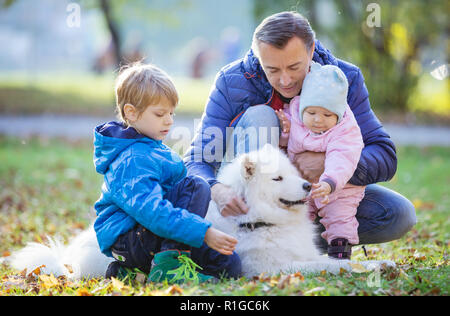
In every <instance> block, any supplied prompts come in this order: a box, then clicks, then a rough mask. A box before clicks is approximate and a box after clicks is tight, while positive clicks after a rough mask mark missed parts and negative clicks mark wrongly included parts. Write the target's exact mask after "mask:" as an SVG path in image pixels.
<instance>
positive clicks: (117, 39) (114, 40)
mask: <svg viewBox="0 0 450 316" xmlns="http://www.w3.org/2000/svg"><path fill="white" fill-rule="evenodd" d="M99 1H100V9H101V10H102V12H103V16H104V17H105V21H106V25H107V26H108V30H109V33H110V34H111V44H112V49H113V51H114V55H115V61H116V65H117V66H120V62H121V61H122V57H123V56H122V51H121V44H122V41H121V36H120V32H119V26H118V25H117V23H116V21H115V20H114V18H113V14H112V12H111V5H110V2H109V0H99Z"/></svg>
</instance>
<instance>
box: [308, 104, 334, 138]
mask: <svg viewBox="0 0 450 316" xmlns="http://www.w3.org/2000/svg"><path fill="white" fill-rule="evenodd" d="M337 121H338V116H337V115H336V114H334V113H333V112H331V111H328V110H327V109H325V108H323V107H320V106H308V107H307V108H306V109H305V110H304V111H303V124H305V126H306V127H307V128H308V129H309V130H311V131H312V132H314V133H318V134H319V133H322V132H325V131H327V130H329V129H330V128H332V127H333V126H335V125H336V124H337Z"/></svg>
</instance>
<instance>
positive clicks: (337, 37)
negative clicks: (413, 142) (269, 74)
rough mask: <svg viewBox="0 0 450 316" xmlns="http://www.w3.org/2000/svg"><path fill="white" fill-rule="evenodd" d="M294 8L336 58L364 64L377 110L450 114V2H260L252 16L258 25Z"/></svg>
mask: <svg viewBox="0 0 450 316" xmlns="http://www.w3.org/2000/svg"><path fill="white" fill-rule="evenodd" d="M291 10H293V11H297V12H299V13H301V14H302V15H304V16H305V17H307V18H308V20H309V21H310V23H311V26H312V27H313V29H314V30H315V32H316V34H317V38H318V39H319V40H321V39H326V40H323V41H326V42H327V43H332V45H330V46H332V47H329V48H330V50H332V53H333V54H334V55H335V56H336V57H338V58H340V59H343V60H346V61H349V62H351V63H353V64H355V65H357V66H358V67H360V68H361V70H362V72H363V74H364V77H365V80H366V85H367V87H368V89H369V92H370V100H371V104H372V106H373V107H374V108H377V109H380V110H382V111H384V112H386V111H387V112H389V111H394V112H395V111H397V112H403V111H405V110H414V111H422V112H434V113H435V114H438V115H444V116H447V117H450V102H449V92H448V91H449V89H448V88H449V79H448V55H449V50H450V40H449V38H448V34H449V32H450V24H449V20H448V12H450V2H448V1H445V0H436V1H421V0H411V1H378V2H375V1H369V0H364V1H353V0H328V1H327V0H320V1H312V0H303V1H299V0H297V1H295V0H278V1H276V2H275V1H271V0H257V1H255V2H254V12H253V14H254V18H255V20H256V23H257V24H259V23H260V21H262V19H264V18H265V17H266V16H268V15H271V14H273V13H276V12H280V11H291ZM324 14H326V15H328V16H324ZM377 15H378V16H377ZM377 19H378V21H377ZM377 22H379V24H378V23H377ZM323 41H322V42H323ZM333 46H334V47H333ZM439 66H441V68H440V70H439V71H438V72H440V74H437V75H435V74H434V76H432V75H431V74H430V73H431V72H433V70H435V72H436V69H437V68H438V67H439Z"/></svg>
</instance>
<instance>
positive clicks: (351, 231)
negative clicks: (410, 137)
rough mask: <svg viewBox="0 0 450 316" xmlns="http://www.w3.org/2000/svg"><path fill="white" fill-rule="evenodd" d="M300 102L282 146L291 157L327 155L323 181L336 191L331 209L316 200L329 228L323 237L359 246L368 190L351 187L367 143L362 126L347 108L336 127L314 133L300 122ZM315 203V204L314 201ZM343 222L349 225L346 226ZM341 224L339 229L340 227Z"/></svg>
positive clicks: (294, 103) (291, 107) (294, 104)
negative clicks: (361, 212)
mask: <svg viewBox="0 0 450 316" xmlns="http://www.w3.org/2000/svg"><path fill="white" fill-rule="evenodd" d="M299 100H300V97H298V96H297V97H295V98H293V99H292V100H291V102H290V104H289V108H285V109H284V112H285V114H286V116H287V117H288V118H290V121H291V129H290V133H289V134H286V133H282V135H281V138H280V146H281V147H284V146H286V145H287V152H288V156H289V158H290V159H291V161H293V158H294V155H295V154H298V153H302V152H305V151H313V152H325V170H324V173H323V174H322V175H321V177H320V179H319V181H326V182H327V183H329V184H330V185H331V187H332V193H331V194H330V195H329V199H330V202H329V203H328V204H327V205H323V204H321V203H320V201H321V200H322V199H315V200H314V204H315V205H313V207H314V206H315V207H314V208H315V209H319V210H320V211H319V216H321V217H322V220H321V223H322V224H324V226H325V229H326V231H325V233H323V234H322V236H323V237H324V238H325V239H327V240H328V242H330V241H331V240H333V239H334V238H338V237H344V238H347V239H348V240H349V242H350V243H352V244H357V243H358V234H357V227H358V222H357V221H356V218H354V216H355V215H356V208H357V206H358V205H359V202H360V201H361V199H362V198H363V196H364V189H365V188H364V187H362V186H355V185H351V184H349V183H348V181H349V180H350V178H351V177H352V176H353V173H354V172H355V170H356V167H357V165H358V162H359V159H360V156H361V151H362V149H363V147H364V142H363V139H362V136H361V131H360V129H359V126H358V123H357V122H356V119H355V117H354V115H353V112H352V111H351V109H350V107H349V106H348V105H347V109H346V111H345V113H344V116H343V118H342V120H341V122H339V123H338V124H337V125H336V126H334V127H332V128H331V129H329V130H328V131H326V132H324V133H322V134H316V133H314V132H312V131H310V130H309V129H308V128H307V127H306V126H305V125H304V124H303V122H302V121H300V119H299V113H298V109H299ZM311 202H312V201H311ZM343 221H344V222H346V223H347V224H345V225H343ZM338 222H339V225H338V224H337V223H338Z"/></svg>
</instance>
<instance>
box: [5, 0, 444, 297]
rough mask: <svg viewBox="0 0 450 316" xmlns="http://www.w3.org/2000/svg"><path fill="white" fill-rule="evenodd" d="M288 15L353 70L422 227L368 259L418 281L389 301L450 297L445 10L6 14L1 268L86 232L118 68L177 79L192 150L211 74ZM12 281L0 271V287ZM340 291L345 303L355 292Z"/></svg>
mask: <svg viewBox="0 0 450 316" xmlns="http://www.w3.org/2000/svg"><path fill="white" fill-rule="evenodd" d="M286 10H295V11H298V12H300V13H302V14H303V15H305V16H306V17H307V18H308V19H309V21H310V22H311V25H312V27H313V29H314V30H315V31H316V33H317V38H318V39H319V40H320V41H321V42H322V44H323V45H324V46H325V47H327V48H328V49H329V50H330V51H331V52H332V53H333V54H334V55H335V56H336V57H338V58H340V59H343V60H346V61H349V62H351V63H353V64H355V65H357V66H359V67H360V68H361V70H362V72H363V75H364V77H365V80H366V85H367V87H368V90H369V93H370V101H371V105H372V108H373V110H374V111H375V113H376V115H377V116H378V117H379V118H380V120H381V121H382V123H383V125H385V127H386V129H387V130H388V132H389V133H390V135H391V136H392V138H393V139H394V142H395V143H396V145H397V150H398V160H399V164H398V171H397V174H396V175H395V177H394V178H393V179H392V180H391V181H390V182H388V183H383V185H386V186H387V187H389V188H391V189H394V190H396V191H398V192H400V193H401V194H403V195H405V196H406V197H407V198H409V199H410V200H411V201H412V202H413V203H414V205H415V207H416V211H417V217H418V224H417V225H416V227H415V228H413V230H412V231H411V232H410V233H408V234H407V235H406V237H404V238H403V239H401V240H399V241H395V242H391V243H387V244H383V245H376V246H374V245H372V247H371V250H370V249H369V255H370V256H372V257H371V258H387V259H392V260H395V261H396V262H397V263H399V264H402V265H410V266H411V267H413V268H412V270H409V269H410V268H408V269H406V268H402V269H405V270H404V271H405V274H404V275H406V278H407V280H410V281H411V282H407V281H404V280H403V281H397V280H396V279H395V278H393V279H392V280H389V282H387V283H386V284H384V283H383V284H384V285H383V291H385V292H383V293H388V294H389V293H390V294H394V295H396V294H406V295H408V294H409V295H410V294H411V293H413V294H419V295H420V294H425V293H431V294H433V293H434V294H447V295H448V293H450V289H449V285H448V272H449V269H448V247H449V245H450V241H449V240H450V228H449V227H450V217H449V210H450V196H449V194H448V187H449V185H450V169H449V168H450V163H449V162H450V102H449V91H450V90H449V77H448V72H449V60H448V58H449V51H450V40H449V33H450V24H449V20H448V13H449V12H450V2H449V1H447V0H434V1H422V0H409V1H407V0H398V1H394V0H392V1H387V0H382V1H374V0H372V1H368V0H362V1H360V0H276V1H275V0H228V1H225V0H164V1H163V0H150V1H144V0H129V1H125V0H114V1H109V0H78V1H75V0H73V1H68V0H40V1H34V0H0V162H1V163H0V188H1V191H0V214H1V216H0V261H1V258H2V257H8V256H9V255H10V253H11V251H12V250H14V249H17V248H19V247H21V246H23V245H24V244H25V243H26V242H27V241H39V242H40V241H42V240H44V239H45V234H50V235H53V234H58V235H60V236H62V237H63V238H68V237H70V236H73V235H74V234H75V233H76V231H78V230H79V229H82V228H85V227H87V225H89V223H90V222H91V221H92V216H93V211H92V206H93V204H94V202H95V201H96V199H97V198H98V196H99V193H100V186H101V183H102V178H101V176H100V175H98V174H96V173H95V171H94V168H93V164H92V150H93V148H92V129H93V128H94V127H95V126H96V125H97V124H99V123H102V122H104V121H105V120H107V119H111V118H113V117H114V92H113V86H114V78H115V76H116V74H117V71H118V69H119V67H120V65H122V64H126V63H128V62H132V61H135V60H143V61H144V62H150V63H155V64H157V65H158V66H160V67H162V68H163V69H165V70H166V71H167V72H168V73H169V74H170V75H171V76H172V77H173V78H174V81H175V83H176V86H177V88H178V90H179V94H180V105H179V106H178V108H177V111H176V113H177V116H176V117H175V125H177V124H178V126H180V127H183V128H186V129H181V130H178V131H181V134H183V131H184V132H185V133H184V134H183V135H181V134H180V133H178V134H177V136H176V137H184V140H183V141H184V144H183V146H185V145H186V144H187V145H189V142H190V140H191V137H192V136H193V134H192V132H193V130H194V128H195V125H196V124H197V123H198V118H200V116H201V114H202V111H203V108H204V105H205V103H206V101H207V98H208V95H209V91H210V89H211V85H212V83H213V81H214V77H215V75H216V73H217V72H218V71H219V70H220V68H221V67H223V66H224V65H226V64H227V63H229V62H231V61H233V60H236V59H238V58H240V57H243V56H244V55H245V53H246V52H247V51H248V49H249V48H250V43H251V39H252V35H253V31H254V29H255V27H256V26H257V25H258V24H259V23H260V22H261V21H262V19H263V18H264V17H266V16H268V15H270V14H272V13H275V12H280V11H286ZM169 136H171V135H169ZM176 137H175V138H173V139H172V140H169V145H170V141H171V142H172V143H171V144H172V145H173V143H174V142H173V140H174V139H176ZM169 138H170V137H169ZM184 149H186V148H184V147H183V148H181V147H178V148H176V150H177V151H178V152H179V153H180V154H183V151H184ZM361 254H362V252H359V255H361ZM356 256H357V257H358V253H357V255H356ZM10 273H11V271H10V270H8V268H7V267H6V266H2V265H0V277H2V276H3V275H5V274H10ZM419 274H420V275H419ZM3 278H5V277H3ZM419 279H420V282H419V283H418V281H417V280H419ZM416 281H417V282H416ZM338 282H341V283H342V284H344V285H345V286H342V287H341V288H340V291H341V292H339V293H348V291H352V288H354V287H355V286H356V285H354V284H353V285H349V286H348V287H347V285H348V284H347V282H349V281H348V280H347V278H344V277H343V278H340V279H339V281H338ZM402 282H403V283H402ZM356 288H358V286H356ZM3 289H4V288H3ZM26 290H27V288H26V287H25V289H24V290H23V292H25V291H26ZM359 290H361V291H366V292H367V291H368V292H369V293H375V294H376V293H377V292H376V291H375V290H376V289H367V288H364V289H359ZM359 290H358V289H357V290H356V291H359ZM1 291H2V287H1V286H0V295H1V294H2V292H1ZM224 291H225V292H223V293H228V292H227V291H228V289H227V290H224ZM243 291H244V290H243ZM324 291H328V288H325V289H324ZM7 293H9V292H7ZM18 293H19V292H18ZM221 293H222V292H221ZM239 293H241V292H239ZM242 293H244V295H246V294H245V293H247V292H245V291H244V292H242ZM242 293H241V294H240V295H243V294H242ZM289 293H290V292H288V293H287V294H289ZM293 293H294V292H293ZM295 293H296V292H295ZM330 293H331V292H330ZM352 293H353V292H352ZM379 293H381V292H378V294H379ZM247 294H248V293H247ZM269 294H270V292H269Z"/></svg>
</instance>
